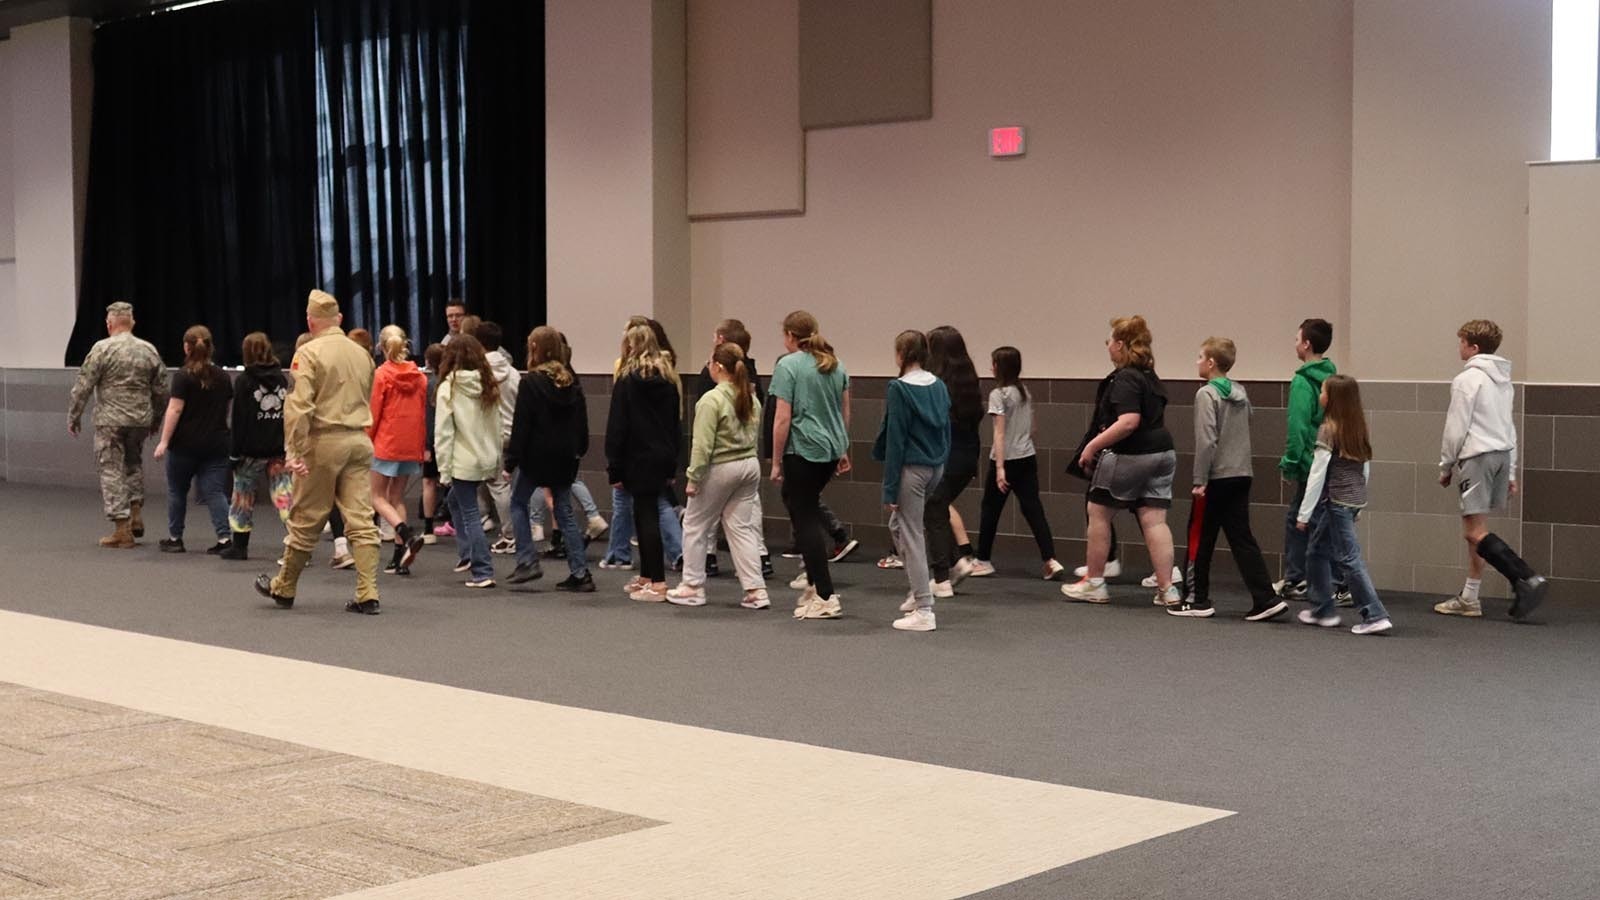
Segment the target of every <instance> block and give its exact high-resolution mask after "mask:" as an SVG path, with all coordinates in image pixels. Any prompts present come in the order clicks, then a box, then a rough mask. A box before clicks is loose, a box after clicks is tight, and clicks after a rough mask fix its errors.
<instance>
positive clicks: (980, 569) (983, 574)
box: [968, 559, 994, 578]
mask: <svg viewBox="0 0 1600 900" xmlns="http://www.w3.org/2000/svg"><path fill="white" fill-rule="evenodd" d="M993 574H994V563H992V562H989V561H988V560H987V559H975V560H973V561H972V571H971V572H970V573H968V577H970V578H988V577H989V576H990V575H993Z"/></svg>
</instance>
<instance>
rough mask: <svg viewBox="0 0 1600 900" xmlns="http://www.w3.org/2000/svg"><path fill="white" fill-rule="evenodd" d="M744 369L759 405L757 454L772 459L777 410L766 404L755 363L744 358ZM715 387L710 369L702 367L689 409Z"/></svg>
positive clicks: (764, 390) (690, 399)
mask: <svg viewBox="0 0 1600 900" xmlns="http://www.w3.org/2000/svg"><path fill="white" fill-rule="evenodd" d="M744 364H745V367H746V368H748V369H749V370H750V384H751V385H753V386H754V387H755V389H756V400H757V401H758V402H760V403H761V435H760V437H759V438H758V439H757V444H758V447H757V451H756V452H757V453H759V454H760V456H761V458H762V459H771V458H772V425H773V421H774V416H775V415H776V414H777V411H778V408H777V405H776V404H772V403H768V402H767V392H766V389H765V388H763V387H762V386H761V375H760V373H758V372H757V371H756V361H755V360H753V359H751V358H750V357H748V356H746V357H745V358H744ZM716 386H717V380H716V379H715V378H712V377H711V367H710V366H709V365H707V366H703V367H701V369H700V376H699V377H698V378H696V379H695V382H694V396H693V397H690V398H689V408H690V409H694V407H695V404H697V403H699V402H700V398H701V397H704V396H705V395H707V394H709V393H711V389H712V388H715V387H716Z"/></svg>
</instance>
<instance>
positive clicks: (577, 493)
mask: <svg viewBox="0 0 1600 900" xmlns="http://www.w3.org/2000/svg"><path fill="white" fill-rule="evenodd" d="M572 496H573V498H574V499H576V500H577V501H578V505H579V506H581V507H583V517H584V518H586V519H592V518H594V517H595V516H598V515H600V507H598V506H596V505H595V504H594V495H593V494H591V493H589V486H588V485H586V484H584V483H583V479H581V478H580V479H578V480H577V481H574V482H573V483H572Z"/></svg>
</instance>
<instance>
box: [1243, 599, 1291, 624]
mask: <svg viewBox="0 0 1600 900" xmlns="http://www.w3.org/2000/svg"><path fill="white" fill-rule="evenodd" d="M1288 611H1289V604H1288V602H1287V601H1285V600H1279V601H1277V602H1276V603H1269V604H1267V605H1266V606H1262V607H1255V608H1252V609H1251V610H1250V611H1249V612H1247V613H1245V616H1244V620H1245V621H1246V622H1265V621H1267V620H1268V619H1276V618H1277V617H1279V616H1281V615H1283V614H1284V613H1286V612H1288Z"/></svg>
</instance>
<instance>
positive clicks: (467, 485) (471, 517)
mask: <svg viewBox="0 0 1600 900" xmlns="http://www.w3.org/2000/svg"><path fill="white" fill-rule="evenodd" d="M481 484H483V482H481V481H466V480H464V479H461V478H457V479H455V480H454V481H452V482H450V493H449V495H448V496H446V497H445V503H446V504H448V505H449V507H450V515H451V516H452V517H453V519H454V521H455V522H457V523H458V524H457V526H456V556H457V557H458V558H460V559H464V560H467V561H468V562H470V563H472V580H473V581H482V580H483V579H485V578H493V577H494V561H493V559H491V558H490V556H489V536H488V535H486V534H484V533H483V528H482V526H480V525H479V524H478V523H479V522H481V521H482V518H481V516H480V515H479V513H478V486H479V485H481Z"/></svg>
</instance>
